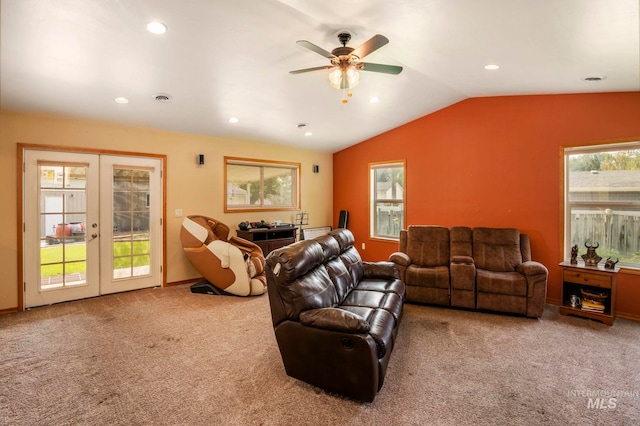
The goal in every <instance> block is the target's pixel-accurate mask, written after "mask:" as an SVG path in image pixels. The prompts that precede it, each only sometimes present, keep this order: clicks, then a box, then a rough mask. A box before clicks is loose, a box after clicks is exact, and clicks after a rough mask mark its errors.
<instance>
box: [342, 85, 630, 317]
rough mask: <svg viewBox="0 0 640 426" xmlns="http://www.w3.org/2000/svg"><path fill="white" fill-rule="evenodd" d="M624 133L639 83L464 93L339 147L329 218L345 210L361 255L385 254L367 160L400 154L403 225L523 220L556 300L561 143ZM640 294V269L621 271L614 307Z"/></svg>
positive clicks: (388, 247)
mask: <svg viewBox="0 0 640 426" xmlns="http://www.w3.org/2000/svg"><path fill="white" fill-rule="evenodd" d="M407 101H408V102H409V101H410V100H407ZM624 140H640V92H624V93H597V94H593V93H590V94H575V95H573V94H572V95H545V96H505V97H487V98H471V99H466V100H464V101H461V102H459V103H457V104H454V105H451V106H449V107H447V108H444V109H442V110H439V111H437V112H434V113H432V114H429V115H427V116H425V117H422V118H420V119H418V120H415V121H412V122H410V123H407V124H405V125H403V126H400V127H398V128H395V129H393V130H391V131H388V132H386V133H384V134H381V135H379V136H376V137H374V138H372V139H369V140H367V141H364V142H362V143H360V144H357V145H355V146H352V147H349V148H347V149H344V150H342V151H339V152H337V153H335V154H334V156H333V161H334V164H333V173H334V179H333V208H334V212H333V217H334V226H335V225H337V221H338V214H339V211H340V210H348V211H349V224H348V226H349V229H351V230H352V231H353V233H354V235H355V238H356V245H357V248H358V250H359V251H360V253H361V255H362V257H363V259H365V260H371V261H373V260H386V259H387V258H388V256H389V254H391V253H392V252H393V251H395V250H396V249H397V243H396V242H386V241H379V240H372V239H370V238H369V207H368V206H369V204H368V164H369V163H372V162H380V161H392V160H399V159H406V162H407V170H406V177H405V179H406V188H405V191H406V200H407V204H406V220H407V223H406V224H405V225H406V226H408V225H411V224H429V225H443V226H454V225H466V226H471V227H475V226H494V227H515V228H519V229H520V230H521V231H522V232H525V233H528V234H529V235H530V238H531V246H532V247H531V250H532V254H533V258H534V260H538V261H540V262H542V263H543V264H544V265H545V266H547V268H548V269H549V285H548V293H547V298H548V301H549V302H552V303H558V302H559V300H560V287H561V271H560V268H559V267H558V266H557V265H558V263H559V262H560V261H562V257H563V255H562V251H561V246H562V241H561V239H560V238H561V228H562V222H561V220H562V218H561V214H562V213H561V209H562V206H561V199H560V196H561V192H560V191H561V176H560V173H561V171H560V170H561V169H560V167H561V155H562V147H564V146H580V145H590V144H596V143H606V142H620V141H624ZM362 243H366V249H365V250H362V248H361V244H362ZM639 301H640V275H638V274H628V273H621V274H619V276H618V297H617V306H618V312H619V313H620V314H623V315H625V316H630V317H636V318H638V319H640V303H638V302H639Z"/></svg>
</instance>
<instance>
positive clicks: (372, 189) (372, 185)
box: [369, 160, 407, 241]
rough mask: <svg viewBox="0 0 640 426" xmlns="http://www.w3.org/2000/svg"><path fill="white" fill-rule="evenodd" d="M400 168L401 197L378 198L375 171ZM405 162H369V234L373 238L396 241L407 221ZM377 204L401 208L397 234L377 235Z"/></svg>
mask: <svg viewBox="0 0 640 426" xmlns="http://www.w3.org/2000/svg"><path fill="white" fill-rule="evenodd" d="M397 168H400V169H402V173H403V176H404V186H403V191H402V198H394V199H389V198H386V199H378V191H377V182H376V179H375V173H376V171H377V170H380V169H397ZM406 196H407V163H406V161H405V160H395V161H385V162H379V163H369V212H370V218H369V225H370V226H369V236H370V238H373V239H381V240H391V241H398V240H399V239H400V230H402V229H403V228H404V227H405V226H406V225H405V224H406V223H407V220H406V216H407V202H406ZM378 204H397V205H399V206H400V207H401V210H402V217H401V220H402V222H401V223H399V224H398V234H397V235H378Z"/></svg>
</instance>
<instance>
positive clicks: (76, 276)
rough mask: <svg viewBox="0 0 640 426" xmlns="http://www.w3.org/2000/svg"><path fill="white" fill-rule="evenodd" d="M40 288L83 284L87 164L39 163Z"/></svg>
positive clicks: (84, 271) (84, 275)
mask: <svg viewBox="0 0 640 426" xmlns="http://www.w3.org/2000/svg"><path fill="white" fill-rule="evenodd" d="M38 175H39V176H40V179H39V188H38V198H39V200H40V201H39V204H38V205H39V212H38V214H39V216H40V230H39V234H40V290H51V289H58V288H64V287H66V286H70V285H76V286H77V285H84V284H86V232H85V229H86V209H87V194H86V183H87V166H85V165H51V164H39V165H38Z"/></svg>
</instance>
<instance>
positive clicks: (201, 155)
mask: <svg viewBox="0 0 640 426" xmlns="http://www.w3.org/2000/svg"><path fill="white" fill-rule="evenodd" d="M198 164H200V165H202V164H204V154H198Z"/></svg>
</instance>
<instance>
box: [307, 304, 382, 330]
mask: <svg viewBox="0 0 640 426" xmlns="http://www.w3.org/2000/svg"><path fill="white" fill-rule="evenodd" d="M300 323H301V324H302V325H306V326H309V327H316V328H322V329H325V330H333V331H341V332H345V333H367V332H368V331H369V330H370V328H371V326H370V325H369V323H368V322H367V321H365V319H364V318H362V317H361V316H360V315H357V314H354V313H353V312H349V311H345V310H344V309H339V308H320V309H311V310H308V311H304V312H301V313H300Z"/></svg>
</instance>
